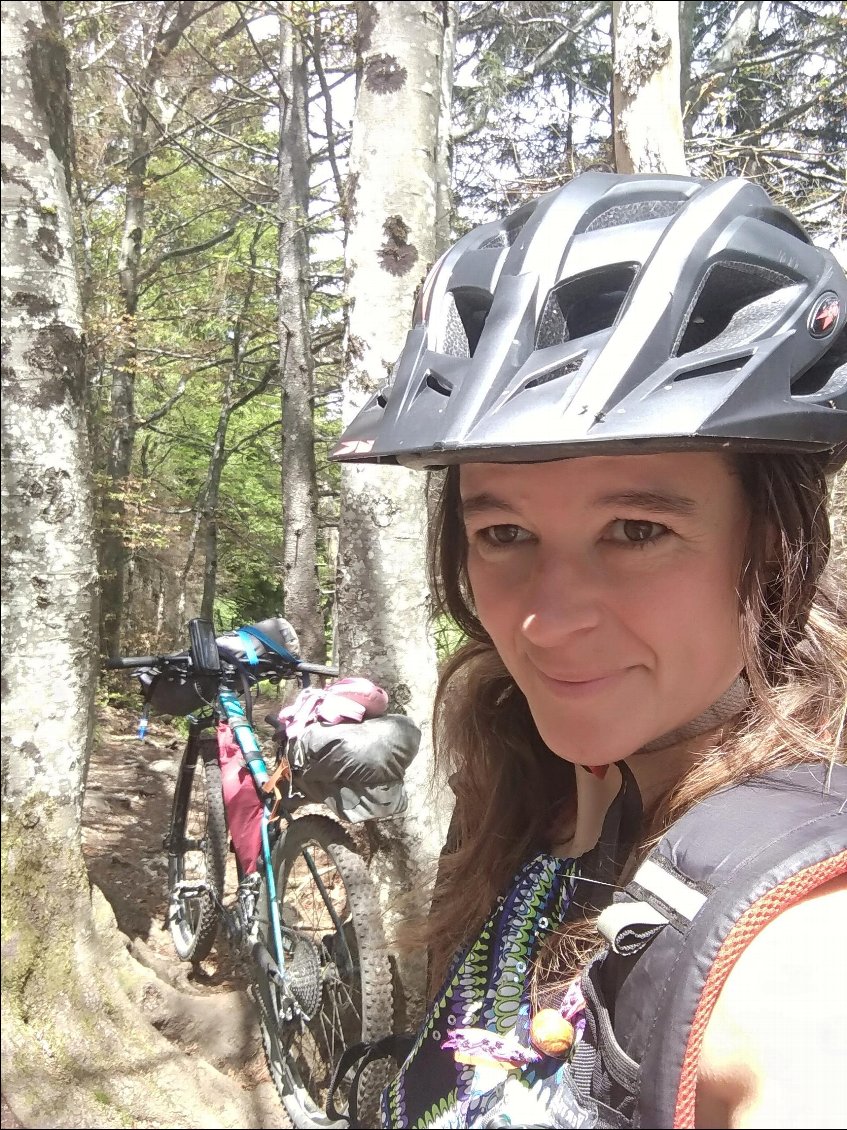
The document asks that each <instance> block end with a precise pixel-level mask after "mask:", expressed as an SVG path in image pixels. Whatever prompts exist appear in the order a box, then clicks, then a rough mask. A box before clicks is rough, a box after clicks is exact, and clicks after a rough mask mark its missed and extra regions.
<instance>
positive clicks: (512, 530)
mask: <svg viewBox="0 0 847 1130" xmlns="http://www.w3.org/2000/svg"><path fill="white" fill-rule="evenodd" d="M529 536H530V535H529V534H528V533H527V531H526V530H525V529H524V528H523V527H522V526H511V525H502V526H486V527H485V528H484V529H482V530H480V531H479V533H478V534H477V537H478V538H479V539H480V540H481V541H482V543H483V544H484V545H491V546H498V547H500V546H506V545H515V544H516V543H518V542H523V541H526V540H527V538H528V537H529Z"/></svg>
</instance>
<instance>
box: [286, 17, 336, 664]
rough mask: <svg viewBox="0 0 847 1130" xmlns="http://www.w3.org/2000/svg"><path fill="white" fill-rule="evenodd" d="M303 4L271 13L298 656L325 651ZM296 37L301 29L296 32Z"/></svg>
mask: <svg viewBox="0 0 847 1130" xmlns="http://www.w3.org/2000/svg"><path fill="white" fill-rule="evenodd" d="M306 7H307V6H306V5H304V4H300V3H295V4H291V5H287V6H286V9H285V10H284V9H282V8H280V14H279V72H278V81H279V177H278V205H277V206H278V208H279V273H278V276H277V277H278V289H279V295H278V297H279V319H278V324H279V369H280V378H281V382H282V513H283V545H282V572H283V593H284V600H285V604H284V608H285V613H286V615H287V616H288V618H289V619H290V620H291V621H292V622H293V624H294V625H295V627H296V629H297V634H298V636H299V637H300V644H301V647H302V650H303V654H304V655H305V656H307V657H308V658H310V659H312V660H313V661H316V662H321V661H322V660H323V658H324V654H325V652H326V637H325V634H324V624H323V615H322V613H321V604H320V591H319V587H318V520H319V514H318V484H317V474H316V470H315V426H314V417H313V407H314V383H313V366H312V354H311V343H310V332H309V320H308V311H307V294H308V288H309V241H308V223H309V137H308V95H309V89H308V87H309V79H308V72H307V68H306V59H305V52H304V43H303V37H302V32H301V26H302V25H303V24H304V23H305V21H306V19H307V13H306ZM303 30H305V29H304V28H303Z"/></svg>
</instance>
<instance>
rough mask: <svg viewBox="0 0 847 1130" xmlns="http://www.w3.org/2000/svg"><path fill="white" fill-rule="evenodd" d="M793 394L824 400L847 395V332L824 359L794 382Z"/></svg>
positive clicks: (832, 346) (837, 340)
mask: <svg viewBox="0 0 847 1130" xmlns="http://www.w3.org/2000/svg"><path fill="white" fill-rule="evenodd" d="M791 392H792V394H793V395H794V396H818V397H820V398H821V399H824V400H825V399H826V398H827V397H830V396H835V395H837V394H840V395H841V396H844V395H845V394H847V330H842V331H841V333H840V334H839V335H838V337H837V338H836V339H835V341H834V342H833V343H832V345H831V346H830V347H829V349H828V350H827V351H826V353H825V354H824V355H823V357H820V358H819V359H818V360H817V361H816V362H815V363H814V365H812V367H811V368H810V369H807V370H806V371H805V373H803V375H802V376H801V377H799V378H798V379H797V380H796V381H795V382H794V384H793V385H792V386H791Z"/></svg>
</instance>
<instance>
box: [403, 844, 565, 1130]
mask: <svg viewBox="0 0 847 1130" xmlns="http://www.w3.org/2000/svg"><path fill="white" fill-rule="evenodd" d="M575 878H576V872H575V863H574V860H572V859H558V858H556V857H555V856H551V855H544V854H541V855H537V856H536V857H535V858H534V859H532V860H530V861H529V863H527V864H526V865H525V866H524V867H522V868H521V870H520V871H519V872H518V874H517V876H516V877H515V880H514V883H513V885H512V887H511V889H510V890H509V892H508V894H507V895H506V896H505V897H503V898H501V899H498V906H497V907H496V909H495V911H494V913H493V914H492V915H491V916H490V918H489V919H488V921H487V922H486V923H485V925H484V926H483V928H482V930H481V931H480V934H479V936H478V937H477V939H476V941H475V942H473V944H472V945H471V946H470V947H469V948H468V949H467V950H466V951H465V952H464V953H463V954H461V955H460V956H459V958H458V959H457V961H456V962H455V964H454V966H453V968H452V970H451V972H450V973H449V974H448V977H447V979H446V981H445V983H444V986H443V987H442V989H441V992H440V993H439V994H438V996H437V998H436V1001H435V1004H434V1005H433V1007H432V1008H431V1010H430V1012H429V1014H428V1016H427V1018H426V1021H425V1023H424V1025H423V1027H422V1028H421V1031H420V1033H419V1035H418V1038H417V1040H416V1041H415V1044H414V1046H413V1048H412V1051H411V1053H410V1054H409V1056H408V1058H407V1060H406V1062H405V1063H404V1065H403V1067H402V1069H401V1071H400V1074H399V1075H398V1076H397V1078H396V1079H395V1080H394V1082H393V1083H392V1084H391V1085H390V1086H389V1087H388V1088H387V1089H386V1091H385V1092H384V1094H383V1109H382V1124H383V1126H384V1127H392V1128H394V1127H415V1128H421V1130H424V1128H425V1130H430V1128H433V1130H434V1128H436V1127H471V1126H482V1125H485V1126H500V1125H502V1126H507V1125H513V1126H538V1125H541V1126H544V1125H556V1124H557V1123H551V1122H549V1121H547V1117H548V1111H549V1107H550V1105H551V1102H553V1095H554V1093H555V1091H556V1089H557V1087H558V1082H557V1079H556V1075H557V1073H558V1072H560V1071H561V1069H562V1067H563V1061H562V1060H561V1059H553V1058H551V1057H548V1056H544V1055H541V1054H540V1053H538V1052H536V1051H535V1049H534V1048H533V1047H532V1045H531V1043H530V1039H529V1024H530V1002H529V985H530V978H529V976H528V973H529V971H530V970H531V968H532V963H533V961H534V960H535V958H536V956H537V954H538V950H539V947H540V944H541V942H542V940H543V939H544V937H545V936H546V935H547V934H548V933H549V932H550V931H551V930H553V929H555V928H556V927H557V926H558V925H559V924H560V923H561V922H562V920H563V919H564V917H565V915H566V913H567V910H568V907H569V905H570V902H571V898H572V895H573V887H574V880H575ZM462 1029H464V1030H466V1031H465V1032H463V1033H461V1035H459V1032H460V1030H462ZM468 1030H473V1031H472V1033H471V1032H470V1031H468ZM457 1037H458V1038H457ZM445 1044H447V1047H444V1045H445ZM455 1048H459V1049H460V1051H459V1053H458V1055H457V1054H456V1053H455V1052H454V1050H453V1049H455ZM463 1061H464V1062H463Z"/></svg>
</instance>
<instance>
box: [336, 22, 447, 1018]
mask: <svg viewBox="0 0 847 1130" xmlns="http://www.w3.org/2000/svg"><path fill="white" fill-rule="evenodd" d="M359 38H360V64H361V71H360V81H359V89H358V93H357V99H356V108H355V114H354V121H353V135H352V139H351V152H350V184H349V191H348V198H347V207H348V212H349V225H350V226H349V235H348V241H347V271H348V278H349V285H348V290H347V295H348V299H349V302H350V309H349V324H348V337H347V349H346V353H347V362H346V365H345V384H344V412H345V415H346V418H347V419H349V418H350V417H352V415H353V414H355V412H356V411H357V410H358V408H359V407H360V406H361V405H362V403H363V402H364V400H365V399H366V398H367V397H368V396H369V395H370V394H371V393H372V392H374V391H375V390H377V389H379V388H381V387H382V386H383V385H384V384H385V383H386V381H387V379H388V376H389V373H390V371H391V367H392V365H393V364H394V362H395V360H396V358H397V355H398V353H399V351H400V348H401V346H402V344H403V339H404V337H405V334H406V330H407V328H408V325H409V319H410V316H411V311H412V306H413V296H414V292H415V290H416V288H417V287H418V286H419V285H420V282H421V280H422V278H423V276H424V274H425V272H426V269H427V267H428V265H429V264H431V263H432V262H433V260H434V258H435V254H436V246H435V219H436V216H437V201H438V172H437V165H436V161H437V154H438V152H439V122H440V121H443V120H446V119H445V118H444V116H443V115H442V107H441V105H440V102H441V95H440V90H441V75H442V71H441V56H442V52H443V50H444V39H445V19H444V15H443V6H442V5H441V4H440V3H420V2H409V3H403V4H397V3H392V2H390V0H389V2H384V3H372V4H364V5H361V7H360V8H359ZM424 488H425V482H424V478H423V476H422V475H420V474H415V473H413V472H411V471H406V470H402V469H400V468H374V467H361V466H352V465H346V466H344V467H342V474H341V525H340V530H339V541H340V549H339V561H338V641H339V659H340V664H341V667H342V670H343V671H345V672H347V673H354V672H355V673H357V674H362V675H366V676H369V677H370V678H372V679H374V680H375V681H376V682H377V683H380V684H381V685H382V686H384V687H385V689H386V690H387V691H388V693H389V697H390V702H391V707H390V708H391V709H393V710H400V711H404V712H407V713H408V714H409V715H410V716H411V717H413V718H414V719H415V721H416V722H417V723H418V724H419V725H420V726H421V729H422V730H423V734H424V740H423V743H422V748H421V752H420V754H419V756H418V758H417V760H416V761H415V762H414V763H413V764H412V767H411V770H410V772H409V775H408V780H407V783H408V785H409V794H410V800H411V805H410V811H409V813H408V815H407V816H406V817H405V818H404V819H402V820H400V819H398V820H396V821H392V822H391V824H390V825H389V824H384V825H375V826H374V835H375V836H376V837H378V838H379V840H380V841H381V843H380V846H381V849H382V850H381V851H380V852H379V853H378V855H377V859H376V862H375V864H374V869H375V873H376V877H377V878H378V880H379V882H380V887H381V890H382V892H383V896H384V902H385V903H386V904H388V903H390V902H391V900H392V898H396V896H397V895H398V893H401V892H408V891H409V890H411V889H413V888H414V887H415V886H417V887H418V888H420V886H421V883H422V879H421V877H420V873H419V869H420V867H421V865H422V864H423V863H424V862H425V861H429V860H431V859H432V858H433V856H434V855H436V854H437V852H438V850H439V848H440V845H441V842H442V838H443V811H442V810H443V807H444V806H443V804H442V803H439V801H438V798H433V797H432V796H431V795H430V794H429V793H428V781H429V774H430V769H431V742H430V714H431V710H432V698H433V693H434V687H435V677H436V670H435V654H434V648H433V643H432V639H431V636H430V635H429V633H428V630H427V615H428V611H429V600H428V593H427V585H426V577H425V544H426V506H425V497H424ZM401 978H402V981H403V988H404V989H405V992H406V997H407V1001H406V1007H407V1016H406V1017H405V1018H404V1017H403V1016H402V1008H401V1018H400V1022H401V1023H404V1022H405V1023H413V1022H414V1020H415V1018H416V1015H417V1013H418V1012H419V1010H420V1007H421V1004H422V990H423V980H424V970H423V962H422V961H421V962H419V963H417V964H415V963H413V962H411V961H409V962H407V963H406V964H405V965H404V966H403V967H402V968H401Z"/></svg>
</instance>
